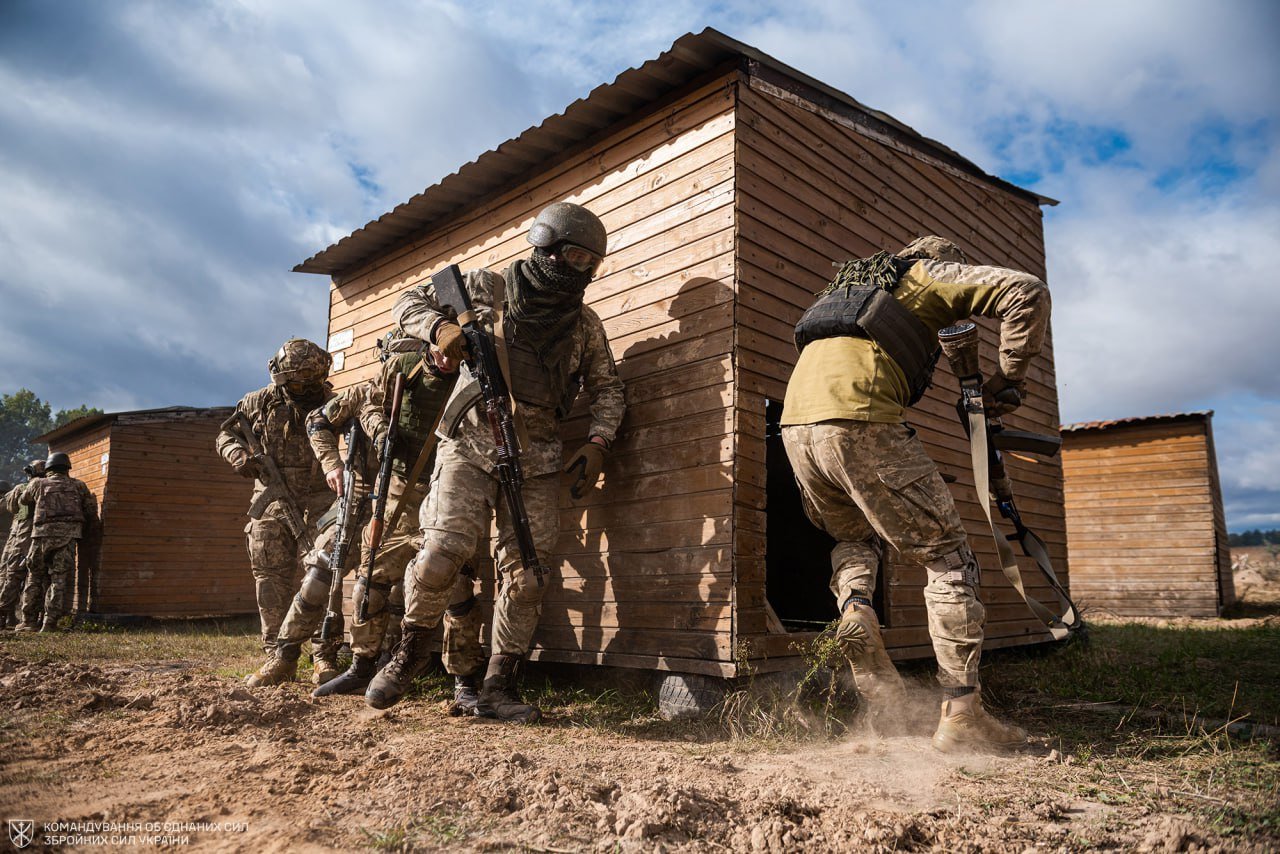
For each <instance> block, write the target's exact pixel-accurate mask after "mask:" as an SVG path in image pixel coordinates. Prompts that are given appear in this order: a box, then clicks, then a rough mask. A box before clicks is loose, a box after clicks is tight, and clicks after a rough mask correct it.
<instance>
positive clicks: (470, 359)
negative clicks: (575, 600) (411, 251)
mask: <svg viewBox="0 0 1280 854" xmlns="http://www.w3.org/2000/svg"><path fill="white" fill-rule="evenodd" d="M431 284H432V285H433V286H434V287H435V291H436V299H437V300H438V301H439V302H440V305H441V306H443V307H444V308H446V309H450V310H452V311H453V312H454V313H455V314H457V316H458V325H459V326H461V327H462V334H463V336H464V337H465V338H466V342H467V352H468V355H467V359H466V362H467V367H469V368H470V369H471V373H472V374H473V375H474V376H475V378H476V382H477V383H479V385H480V399H481V400H482V401H484V410H485V417H486V418H488V420H489V428H490V429H491V430H492V431H493V444H494V445H495V446H496V447H497V449H498V463H497V466H496V467H495V470H496V471H497V474H498V483H499V484H500V485H501V487H502V496H503V498H504V499H505V501H506V504H507V511H508V512H509V514H510V516H511V527H512V528H513V529H515V534H516V544H517V545H518V546H519V548H520V563H521V564H522V565H523V566H524V568H525V569H526V570H528V571H530V572H532V573H533V576H534V578H536V579H537V582H538V586H539V587H541V586H542V585H543V583H544V582H543V579H542V576H543V575H544V574H545V573H546V571H547V570H546V568H545V567H544V566H543V565H542V563H541V561H539V560H538V552H537V549H536V548H534V545H533V532H532V531H531V530H530V529H529V513H528V512H527V511H526V510H525V506H524V494H523V493H522V492H521V489H520V488H521V486H522V484H523V483H524V471H523V470H522V469H521V467H520V445H519V443H518V442H517V441H516V425H515V417H514V416H513V415H512V412H511V396H510V390H509V389H508V388H507V383H506V381H505V380H504V379H503V376H502V368H501V366H500V364H499V362H498V354H497V351H496V350H495V349H494V346H493V340H492V339H491V338H490V337H489V333H487V332H485V331H484V329H483V328H482V327H481V326H480V322H479V321H478V320H477V319H476V315H475V312H474V311H473V310H472V308H471V298H470V297H469V296H468V295H467V289H466V286H465V285H464V284H463V281H462V272H461V271H460V270H459V269H458V265H457V264H450V265H449V266H448V267H445V268H444V269H443V270H441V271H440V272H438V273H436V274H435V275H434V276H432V277H431Z"/></svg>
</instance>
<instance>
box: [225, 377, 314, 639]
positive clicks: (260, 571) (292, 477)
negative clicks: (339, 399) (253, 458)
mask: <svg viewBox="0 0 1280 854" xmlns="http://www.w3.org/2000/svg"><path fill="white" fill-rule="evenodd" d="M332 396H333V389H332V388H331V387H330V386H329V385H328V384H324V385H323V390H322V391H321V392H320V393H319V397H320V399H319V400H315V401H301V402H300V401H297V400H295V399H294V398H293V397H291V396H290V395H289V393H288V392H287V391H286V389H285V388H284V386H282V385H277V384H275V383H272V384H271V385H269V386H267V387H265V388H261V389H258V390H257V391H252V392H250V393H249V394H247V395H245V396H244V397H243V398H241V400H240V402H239V403H238V404H237V405H236V411H237V412H243V413H244V414H245V415H247V416H248V418H249V420H250V422H251V423H252V424H253V432H254V434H255V435H256V436H257V438H258V440H259V441H260V442H262V444H263V446H264V447H265V449H266V452H267V455H268V456H270V457H271V458H272V459H273V460H275V463H276V466H277V467H278V468H279V470H280V474H281V476H282V477H283V479H284V481H285V485H286V487H287V489H288V491H289V493H290V494H291V495H292V496H293V498H294V501H295V502H296V503H297V505H298V509H299V510H300V511H301V512H302V514H303V519H304V522H305V524H307V525H308V526H310V527H311V528H312V529H314V528H315V526H316V524H317V522H318V520H319V518H320V517H321V515H323V514H324V512H325V511H326V510H327V509H328V508H329V506H330V505H331V504H332V503H333V492H331V491H330V489H329V487H328V485H327V484H326V483H325V481H324V475H323V473H322V472H321V471H320V464H319V462H318V461H317V460H316V458H315V456H314V455H313V454H312V452H311V444H310V443H309V442H308V441H307V431H306V423H305V419H306V415H307V413H308V412H309V411H310V410H311V409H313V408H314V407H315V406H316V405H319V404H321V403H323V402H325V401H327V400H328V399H329V398H331V397H332ZM217 449H218V453H219V454H220V455H221V456H222V458H223V459H224V460H226V461H227V462H228V463H230V464H231V465H233V466H237V468H239V467H240V466H242V465H243V464H244V457H245V451H244V449H243V448H242V447H241V445H240V443H239V441H238V440H237V439H236V437H235V436H234V435H233V434H232V433H231V432H230V431H229V430H228V429H227V428H225V427H224V428H223V430H222V431H221V432H219V433H218V438H217ZM264 478H265V475H261V474H260V475H259V476H258V477H257V479H256V482H255V484H254V492H253V501H255V502H256V501H257V500H258V497H259V496H260V495H261V494H262V493H263V492H265V491H266V490H267V488H268V484H267V482H266V481H265V480H264ZM244 530H245V534H246V536H247V539H248V547H249V564H250V566H251V567H252V569H253V578H254V582H255V585H256V588H257V600H258V614H259V617H260V619H261V623H262V647H263V649H264V650H267V651H270V650H271V649H272V648H274V647H275V644H276V635H277V634H278V632H279V631H280V624H281V623H282V622H283V621H284V617H285V614H286V613H287V612H288V610H289V603H290V600H291V598H292V597H293V593H294V590H295V589H296V588H297V580H296V579H297V575H298V569H299V565H300V564H301V562H302V559H303V557H304V556H305V547H304V545H303V544H302V543H300V542H299V541H298V540H297V539H295V538H294V536H293V534H291V533H290V532H289V527H288V525H287V524H286V522H285V511H284V509H283V507H282V505H281V502H280V500H278V499H277V500H275V501H272V502H271V503H269V504H268V505H267V506H266V507H265V508H263V512H262V515H261V516H260V517H259V518H257V519H250V520H249V522H248V524H246V525H245V528H244Z"/></svg>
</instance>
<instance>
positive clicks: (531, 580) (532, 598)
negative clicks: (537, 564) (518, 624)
mask: <svg viewBox="0 0 1280 854" xmlns="http://www.w3.org/2000/svg"><path fill="white" fill-rule="evenodd" d="M546 589H547V588H546V580H545V579H543V583H542V584H541V585H539V584H538V579H537V578H535V577H534V574H533V572H532V570H528V569H525V568H524V567H523V566H517V567H515V568H513V569H512V570H511V571H510V572H509V573H508V574H507V576H506V578H505V579H504V583H503V585H502V592H501V594H500V595H501V596H502V597H504V598H505V599H507V600H509V601H510V602H511V603H512V604H514V605H523V606H537V605H541V604H542V594H543V592H544V591H545V590H546Z"/></svg>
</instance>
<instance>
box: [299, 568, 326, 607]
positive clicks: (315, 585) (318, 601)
mask: <svg viewBox="0 0 1280 854" xmlns="http://www.w3.org/2000/svg"><path fill="white" fill-rule="evenodd" d="M332 583H333V573H332V572H330V571H329V570H327V569H321V568H320V567H318V566H313V567H311V568H310V569H308V570H307V574H306V575H305V576H303V578H302V586H301V587H300V588H298V595H297V597H296V598H297V600H298V601H299V602H302V603H304V605H309V606H313V607H317V608H319V607H323V606H324V605H325V603H327V602H328V601H329V585H330V584H332Z"/></svg>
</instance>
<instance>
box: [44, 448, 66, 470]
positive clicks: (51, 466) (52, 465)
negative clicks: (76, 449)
mask: <svg viewBox="0 0 1280 854" xmlns="http://www.w3.org/2000/svg"><path fill="white" fill-rule="evenodd" d="M58 469H62V470H63V471H71V457H68V456H67V455H66V454H64V453H63V452H62V451H54V452H53V453H52V454H50V455H49V459H47V460H45V461H44V470H45V471H57V470H58Z"/></svg>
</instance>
